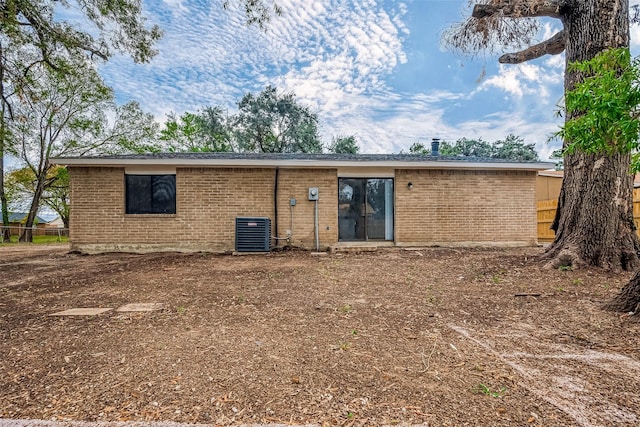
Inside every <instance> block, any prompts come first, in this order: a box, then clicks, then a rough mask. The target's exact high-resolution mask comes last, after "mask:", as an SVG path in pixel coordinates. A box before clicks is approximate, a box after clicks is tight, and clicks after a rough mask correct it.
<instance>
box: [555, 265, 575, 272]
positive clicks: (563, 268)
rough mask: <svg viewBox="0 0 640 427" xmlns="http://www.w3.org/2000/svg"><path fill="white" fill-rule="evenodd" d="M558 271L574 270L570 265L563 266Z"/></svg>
mask: <svg viewBox="0 0 640 427" xmlns="http://www.w3.org/2000/svg"><path fill="white" fill-rule="evenodd" d="M558 270H560V271H571V270H573V268H572V267H571V266H570V265H561V266H560V267H558Z"/></svg>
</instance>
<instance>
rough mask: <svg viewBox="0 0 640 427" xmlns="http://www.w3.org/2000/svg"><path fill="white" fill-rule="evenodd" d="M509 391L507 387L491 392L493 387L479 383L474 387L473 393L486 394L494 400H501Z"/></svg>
mask: <svg viewBox="0 0 640 427" xmlns="http://www.w3.org/2000/svg"><path fill="white" fill-rule="evenodd" d="M505 391H507V389H506V387H500V388H499V389H498V390H491V387H489V386H488V385H486V384H484V383H479V384H477V385H476V386H475V387H473V392H474V393H477V394H484V395H487V396H491V397H494V398H501V397H502V396H503V395H504V392H505Z"/></svg>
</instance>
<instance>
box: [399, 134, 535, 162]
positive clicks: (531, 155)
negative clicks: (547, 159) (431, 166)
mask: <svg viewBox="0 0 640 427" xmlns="http://www.w3.org/2000/svg"><path fill="white" fill-rule="evenodd" d="M438 150H439V152H440V155H441V156H459V157H480V158H490V159H507V160H514V161H518V162H525V161H538V160H540V157H539V156H538V153H537V152H536V148H535V144H525V143H524V139H522V138H521V137H519V136H516V135H513V134H510V135H507V137H506V138H505V139H501V140H497V141H495V142H493V143H490V142H487V141H484V140H483V139H482V138H478V139H468V138H461V139H459V140H457V141H456V142H455V143H453V144H451V143H449V142H447V141H441V142H440V147H439V149H438ZM409 152H410V153H412V154H425V155H430V154H431V150H430V149H429V148H427V147H426V146H425V145H424V144H422V143H420V142H415V143H413V144H412V145H411V147H409Z"/></svg>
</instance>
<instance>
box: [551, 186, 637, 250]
mask: <svg viewBox="0 0 640 427" xmlns="http://www.w3.org/2000/svg"><path fill="white" fill-rule="evenodd" d="M557 207H558V200H557V199H551V200H541V201H539V202H538V242H540V243H545V242H553V239H554V237H555V233H554V232H553V230H552V229H551V228H550V227H551V224H552V223H553V219H554V218H555V216H556V208H557ZM633 221H634V222H635V224H636V233H638V236H640V188H634V189H633Z"/></svg>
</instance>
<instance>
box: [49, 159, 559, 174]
mask: <svg viewBox="0 0 640 427" xmlns="http://www.w3.org/2000/svg"><path fill="white" fill-rule="evenodd" d="M51 162H52V163H55V164H59V165H65V166H81V167H132V166H138V167H140V166H167V167H177V168H179V167H195V168H198V167H237V168H269V169H271V168H275V167H280V168H302V169H327V168H331V169H336V168H363V167H366V168H371V167H375V168H393V169H468V170H522V171H541V170H545V169H549V168H550V167H553V165H554V163H542V162H541V163H516V162H513V163H511V162H465V161H457V160H454V161H448V160H441V161H424V162H405V161H401V160H380V161H352V160H348V161H341V160H307V159H282V160H273V159H269V160H262V159H206V158H203V159H175V158H166V159H165V158H157V159H153V158H149V159H127V158H123V159H109V158H82V157H68V158H64V157H60V158H52V159H51Z"/></svg>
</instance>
